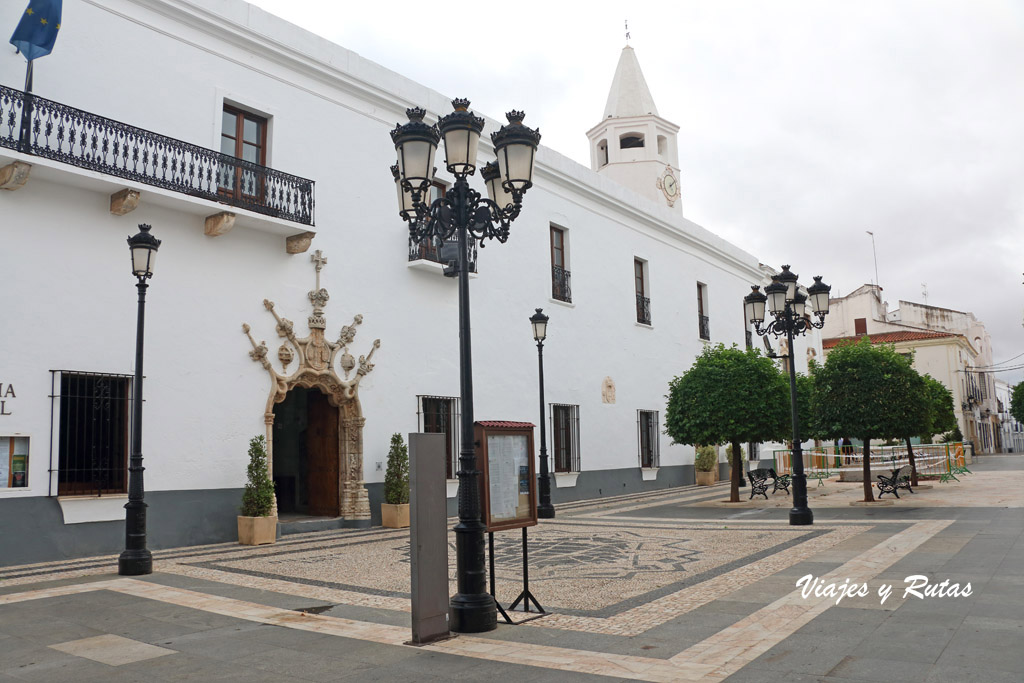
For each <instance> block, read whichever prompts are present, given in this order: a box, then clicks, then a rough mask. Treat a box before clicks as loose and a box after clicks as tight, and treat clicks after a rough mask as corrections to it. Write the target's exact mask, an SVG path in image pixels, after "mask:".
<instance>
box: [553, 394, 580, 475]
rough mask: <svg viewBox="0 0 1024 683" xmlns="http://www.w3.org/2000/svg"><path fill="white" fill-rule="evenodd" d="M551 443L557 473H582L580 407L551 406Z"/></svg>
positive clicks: (557, 404)
mask: <svg viewBox="0 0 1024 683" xmlns="http://www.w3.org/2000/svg"><path fill="white" fill-rule="evenodd" d="M551 442H552V449H551V450H552V453H551V455H552V457H553V458H554V470H555V472H579V471H580V407H579V406H578V405H566V404H559V403H552V404H551Z"/></svg>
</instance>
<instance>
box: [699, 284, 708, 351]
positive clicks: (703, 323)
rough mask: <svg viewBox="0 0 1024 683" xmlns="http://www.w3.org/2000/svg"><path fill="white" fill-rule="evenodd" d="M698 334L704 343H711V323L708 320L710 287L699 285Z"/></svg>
mask: <svg viewBox="0 0 1024 683" xmlns="http://www.w3.org/2000/svg"><path fill="white" fill-rule="evenodd" d="M697 333H698V334H699V335H700V338H701V339H703V340H704V341H711V323H710V322H709V320H708V286H707V285H705V284H704V283H702V282H698V283H697Z"/></svg>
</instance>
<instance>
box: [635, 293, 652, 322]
mask: <svg viewBox="0 0 1024 683" xmlns="http://www.w3.org/2000/svg"><path fill="white" fill-rule="evenodd" d="M636 321H637V322H638V323H640V324H641V325H650V324H651V300H650V299H649V298H647V297H646V296H643V295H642V294H637V295H636Z"/></svg>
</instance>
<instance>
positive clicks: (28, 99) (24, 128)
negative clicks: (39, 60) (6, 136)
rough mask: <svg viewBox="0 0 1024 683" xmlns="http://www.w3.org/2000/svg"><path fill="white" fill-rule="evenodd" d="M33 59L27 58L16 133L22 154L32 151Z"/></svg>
mask: <svg viewBox="0 0 1024 683" xmlns="http://www.w3.org/2000/svg"><path fill="white" fill-rule="evenodd" d="M34 63H35V60H34V59H30V60H28V68H27V69H26V70H25V97H24V99H22V101H21V131H20V134H19V135H18V151H19V152H21V153H22V154H31V153H32V151H31V150H32V71H33V69H32V65H33V64H34Z"/></svg>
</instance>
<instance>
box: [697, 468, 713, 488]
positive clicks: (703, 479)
mask: <svg viewBox="0 0 1024 683" xmlns="http://www.w3.org/2000/svg"><path fill="white" fill-rule="evenodd" d="M696 475H697V486H711V485H712V484H714V483H715V473H714V472H701V471H700V470H697V471H696Z"/></svg>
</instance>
